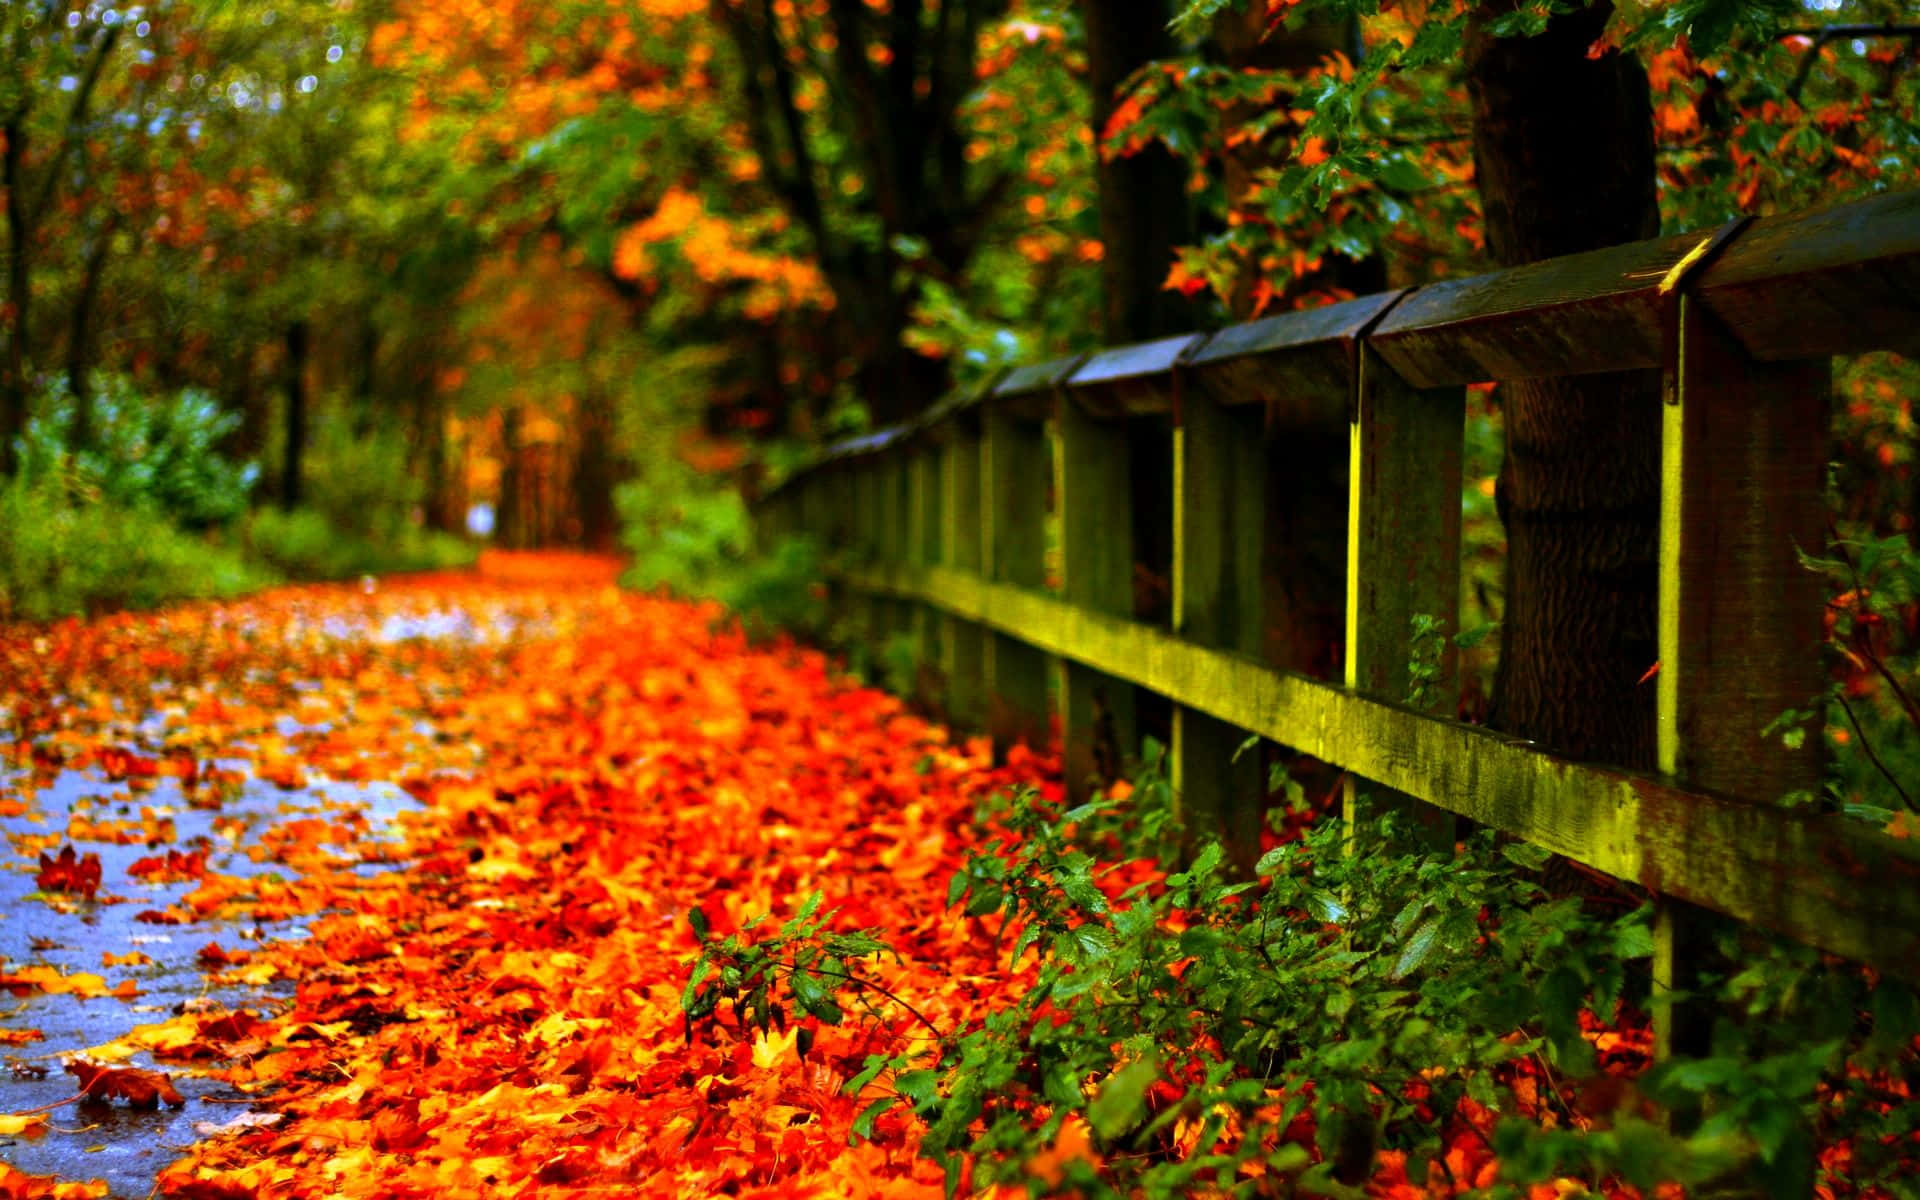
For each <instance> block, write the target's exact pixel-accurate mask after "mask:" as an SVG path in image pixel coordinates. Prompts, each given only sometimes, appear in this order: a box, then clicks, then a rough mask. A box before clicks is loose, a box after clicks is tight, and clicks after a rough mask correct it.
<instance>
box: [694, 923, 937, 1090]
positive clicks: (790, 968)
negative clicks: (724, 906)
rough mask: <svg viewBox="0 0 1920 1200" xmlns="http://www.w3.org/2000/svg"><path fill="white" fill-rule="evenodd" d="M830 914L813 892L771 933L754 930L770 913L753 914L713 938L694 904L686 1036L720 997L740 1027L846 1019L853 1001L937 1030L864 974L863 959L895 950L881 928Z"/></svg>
mask: <svg viewBox="0 0 1920 1200" xmlns="http://www.w3.org/2000/svg"><path fill="white" fill-rule="evenodd" d="M832 916H833V914H832V913H831V912H824V913H823V912H822V911H821V900H820V893H818V892H814V893H812V894H810V895H809V896H807V898H806V899H805V900H804V901H802V902H801V905H800V909H799V911H798V912H796V913H795V914H794V915H793V916H792V917H791V918H789V919H788V920H786V921H785V922H783V923H782V924H781V925H780V926H779V928H777V929H775V930H772V931H771V932H766V933H760V934H759V935H758V936H756V931H758V930H759V929H760V928H761V927H762V926H763V925H764V924H765V923H766V922H767V921H769V920H771V919H772V914H770V913H768V914H762V915H759V916H756V917H752V918H749V919H748V920H747V921H745V922H743V923H742V924H741V927H740V930H739V931H738V932H737V933H731V934H727V935H725V936H724V937H715V936H714V934H713V926H712V924H711V922H710V921H709V920H708V918H707V915H706V913H705V912H703V911H702V910H700V909H698V908H694V909H692V910H691V911H689V912H688V914H687V923H688V925H689V926H690V927H691V928H692V929H693V934H694V937H695V938H697V939H698V940H699V943H700V957H699V958H698V959H697V960H696V961H695V962H694V965H693V971H692V974H691V975H689V976H688V979H687V984H686V987H685V988H684V989H682V991H681V994H680V1011H681V1013H682V1015H683V1016H684V1017H685V1019H686V1023H687V1037H688V1038H689V1039H691V1038H692V1037H693V1032H694V1027H695V1026H696V1025H697V1024H698V1023H700V1022H702V1021H705V1020H708V1019H716V1020H717V1019H718V1017H719V1013H720V1005H721V1004H722V1003H723V1002H724V1003H726V1005H727V1006H728V1008H729V1010H730V1011H731V1015H732V1017H733V1020H734V1025H735V1027H736V1028H737V1029H738V1030H739V1031H740V1032H741V1033H742V1034H746V1033H749V1032H751V1031H754V1030H758V1031H760V1032H762V1033H765V1032H767V1031H769V1030H774V1029H779V1030H782V1031H784V1030H785V1029H786V1028H787V1025H788V1022H789V1021H790V1020H795V1021H797V1020H799V1019H800V1018H802V1017H812V1018H814V1019H815V1020H818V1021H820V1022H821V1023H823V1024H826V1025H838V1024H840V1023H841V1022H842V1021H844V1020H846V1009H845V1007H844V1005H845V1004H848V1003H852V1004H855V1005H857V1006H858V1008H859V1010H860V1012H861V1013H862V1014H863V1015H864V1016H866V1017H867V1018H869V1019H871V1020H874V1021H878V1022H881V1023H885V1022H887V1021H889V1020H891V1019H892V1018H894V1017H895V1016H897V1015H898V1014H899V1013H900V1012H902V1011H904V1012H906V1013H909V1014H910V1015H912V1016H913V1017H914V1018H915V1019H916V1020H917V1021H919V1022H920V1023H921V1024H922V1025H924V1026H926V1028H927V1029H928V1030H929V1031H931V1032H932V1033H933V1035H934V1036H935V1037H938V1036H939V1034H940V1031H939V1029H937V1028H936V1027H935V1026H934V1025H933V1024H932V1023H931V1022H930V1021H928V1020H927V1019H926V1018H925V1017H923V1016H921V1015H920V1014H919V1013H918V1012H916V1011H914V1009H913V1007H912V1006H911V1005H909V1004H907V1002H906V1001H904V1000H902V999H900V997H898V996H896V995H894V994H893V993H892V992H890V991H888V990H887V989H886V988H885V987H883V986H882V985H881V984H879V983H878V982H876V981H874V980H872V979H870V978H868V977H866V976H864V975H861V974H860V973H859V971H858V969H857V964H858V963H859V962H860V961H861V960H864V959H872V958H877V957H880V956H882V955H890V954H894V952H893V950H892V948H891V947H890V946H888V944H887V943H886V941H885V940H884V939H882V938H881V937H880V936H879V931H877V930H872V929H861V930H854V931H852V932H845V933H835V932H832V931H830V930H829V928H828V922H829V921H830V920H831V919H832ZM894 957H895V958H898V955H894ZM881 1001H885V1002H887V1004H889V1005H891V1006H892V1007H891V1008H888V1007H885V1006H883V1005H882V1004H881V1003H880V1002H881ZM803 1035H804V1031H803ZM809 1040H810V1039H809ZM808 1049H809V1046H807V1045H802V1046H801V1048H800V1050H801V1053H802V1054H805V1053H806V1052H807V1050H808Z"/></svg>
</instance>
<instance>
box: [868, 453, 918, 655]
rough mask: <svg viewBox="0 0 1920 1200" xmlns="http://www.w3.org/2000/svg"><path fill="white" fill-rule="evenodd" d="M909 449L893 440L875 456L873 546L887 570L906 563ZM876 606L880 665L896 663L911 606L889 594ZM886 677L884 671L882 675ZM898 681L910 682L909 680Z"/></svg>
mask: <svg viewBox="0 0 1920 1200" xmlns="http://www.w3.org/2000/svg"><path fill="white" fill-rule="evenodd" d="M910 452H911V451H910V450H909V448H908V447H906V446H905V445H903V444H900V443H897V442H896V443H893V444H889V445H888V446H886V447H885V448H884V449H882V450H881V451H880V452H879V454H878V456H877V457H876V458H875V460H874V461H875V466H874V473H875V496H874V507H875V509H876V510H877V511H876V512H875V514H874V519H875V523H876V532H877V535H878V536H877V538H876V549H877V551H878V565H879V567H880V569H881V570H882V571H885V572H888V573H892V572H895V571H898V570H899V569H900V568H901V567H904V566H906V565H907V546H908V540H909V537H910V534H911V526H910V514H909V512H908V505H909V503H910V500H909V497H910V494H911V487H910V483H911V481H910V480H909V479H908V477H907V455H908V454H909V453H910ZM879 607H880V636H879V638H878V639H877V640H876V642H875V644H874V649H875V651H876V652H878V654H879V655H880V663H881V665H882V667H883V668H891V667H894V666H898V665H899V661H898V657H897V656H898V654H899V652H900V651H901V649H902V647H901V645H900V643H899V639H900V638H902V637H904V636H907V635H910V634H911V633H912V628H913V606H912V605H911V604H909V603H908V602H907V601H905V600H901V599H899V598H897V597H895V596H891V595H888V596H884V597H882V598H881V599H880V601H879ZM887 677H888V676H886V675H883V678H887ZM901 682H903V683H908V684H910V683H911V681H910V680H905V681H901ZM901 690H902V691H903V692H911V690H912V689H911V687H910V686H907V687H903V688H902V689H901Z"/></svg>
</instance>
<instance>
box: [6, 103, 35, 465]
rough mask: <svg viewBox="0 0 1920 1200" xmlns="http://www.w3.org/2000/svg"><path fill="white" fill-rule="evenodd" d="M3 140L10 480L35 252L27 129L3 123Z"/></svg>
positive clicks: (24, 382) (20, 425)
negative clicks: (28, 186)
mask: <svg viewBox="0 0 1920 1200" xmlns="http://www.w3.org/2000/svg"><path fill="white" fill-rule="evenodd" d="M4 132H5V136H6V140H7V145H6V151H5V155H4V158H0V186H4V187H5V188H6V189H7V209H6V211H7V354H6V359H5V361H4V373H5V374H4V378H0V472H3V473H6V474H9V475H10V474H12V473H13V470H14V467H15V465H16V460H15V451H14V443H15V442H17V441H18V440H19V438H20V435H21V434H23V433H25V432H26V429H27V401H28V397H29V395H30V394H31V390H32V389H31V386H30V382H29V380H28V377H27V336H28V334H27V319H28V316H29V313H30V311H31V308H32V299H33V293H32V290H31V289H30V288H29V286H28V275H27V266H28V260H29V257H30V256H31V254H32V252H33V246H32V242H33V231H32V230H31V229H30V228H28V225H29V222H28V220H27V198H26V180H25V178H24V175H23V171H22V168H23V167H24V166H25V165H26V156H27V141H26V138H27V131H26V124H25V122H24V121H23V120H21V118H20V117H19V116H18V115H17V114H16V115H14V116H12V117H9V118H8V120H7V122H6V127H5V130H4Z"/></svg>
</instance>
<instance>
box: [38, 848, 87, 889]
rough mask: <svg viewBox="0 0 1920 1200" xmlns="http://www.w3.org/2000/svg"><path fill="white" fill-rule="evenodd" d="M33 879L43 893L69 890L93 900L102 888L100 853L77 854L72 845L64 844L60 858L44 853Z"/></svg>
mask: <svg viewBox="0 0 1920 1200" xmlns="http://www.w3.org/2000/svg"><path fill="white" fill-rule="evenodd" d="M33 882H34V886H35V887H38V888H39V889H40V890H41V891H43V892H70V893H72V894H74V895H76V896H81V897H84V898H85V899H88V900H91V899H93V897H94V893H96V892H98V891H99V890H100V856H99V855H98V854H93V853H91V852H89V853H87V854H83V855H76V854H75V853H74V848H73V847H72V846H70V845H69V846H65V847H62V849H61V851H60V855H59V857H58V858H53V857H49V856H48V855H45V854H42V855H41V856H40V871H39V873H38V874H36V875H35V876H34V877H33Z"/></svg>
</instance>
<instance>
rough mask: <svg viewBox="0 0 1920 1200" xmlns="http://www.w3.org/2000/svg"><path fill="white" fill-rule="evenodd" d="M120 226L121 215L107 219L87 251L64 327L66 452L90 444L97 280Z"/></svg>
mask: <svg viewBox="0 0 1920 1200" xmlns="http://www.w3.org/2000/svg"><path fill="white" fill-rule="evenodd" d="M119 227H120V214H119V213H117V212H115V213H111V214H109V215H108V217H107V223H106V225H105V226H103V227H102V228H101V230H100V232H99V234H98V236H97V237H96V238H95V240H94V243H93V247H92V248H91V249H90V250H88V251H87V262H86V267H85V269H84V271H83V272H82V274H81V277H80V292H79V294H78V295H76V296H75V297H74V299H73V313H72V321H71V323H70V324H69V325H68V328H67V391H68V392H70V393H72V395H73V433H72V437H71V444H70V445H69V447H68V448H69V449H71V450H81V449H84V448H86V447H87V446H89V445H91V444H92V442H93V386H92V379H91V378H90V376H91V373H92V370H93V312H94V309H95V308H96V307H98V305H99V302H100V280H101V277H102V276H104V275H105V274H106V271H107V255H108V254H109V253H110V252H111V251H112V249H113V235H114V233H115V232H116V231H118V229H119Z"/></svg>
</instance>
